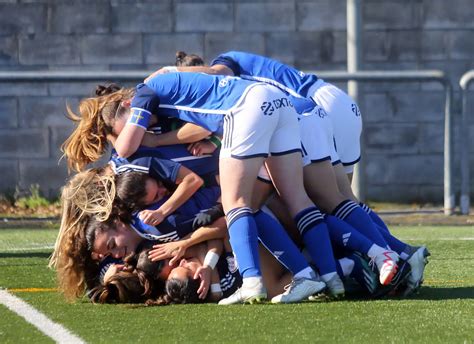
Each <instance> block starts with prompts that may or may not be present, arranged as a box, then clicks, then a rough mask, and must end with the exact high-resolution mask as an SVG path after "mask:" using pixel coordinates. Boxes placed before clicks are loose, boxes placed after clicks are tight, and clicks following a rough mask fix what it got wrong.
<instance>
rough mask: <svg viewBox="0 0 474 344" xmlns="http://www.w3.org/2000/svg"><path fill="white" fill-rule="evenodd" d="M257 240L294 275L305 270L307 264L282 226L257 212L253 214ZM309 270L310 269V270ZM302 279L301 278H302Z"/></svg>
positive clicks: (268, 216)
mask: <svg viewBox="0 0 474 344" xmlns="http://www.w3.org/2000/svg"><path fill="white" fill-rule="evenodd" d="M254 218H255V223H256V224H257V230H258V238H259V239H260V241H261V243H262V245H263V246H265V248H267V249H268V251H269V252H270V253H271V254H272V255H273V256H274V257H275V258H276V259H277V260H278V261H279V262H280V263H281V264H283V266H285V267H286V268H287V269H288V270H290V271H291V272H292V273H293V274H294V275H296V274H298V273H299V272H300V271H303V270H304V269H306V268H310V267H309V265H308V262H307V261H306V259H305V258H304V256H303V254H302V253H301V252H300V250H299V249H298V247H296V244H295V243H294V242H293V240H291V238H290V237H289V235H288V233H287V232H286V231H285V229H284V228H283V226H282V225H281V224H280V222H278V221H277V220H276V219H274V218H273V217H271V216H270V215H268V214H266V213H265V212H263V211H261V210H259V211H257V212H256V213H255V214H254ZM310 269H311V268H310ZM302 277H303V276H302Z"/></svg>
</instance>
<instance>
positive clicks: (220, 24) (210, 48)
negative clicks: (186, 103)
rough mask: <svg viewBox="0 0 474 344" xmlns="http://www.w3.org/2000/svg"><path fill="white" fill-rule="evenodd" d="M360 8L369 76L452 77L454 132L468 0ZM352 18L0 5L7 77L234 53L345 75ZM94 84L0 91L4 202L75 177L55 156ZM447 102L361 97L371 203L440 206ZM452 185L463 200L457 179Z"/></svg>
mask: <svg viewBox="0 0 474 344" xmlns="http://www.w3.org/2000/svg"><path fill="white" fill-rule="evenodd" d="M362 4H363V20H364V26H363V37H362V39H363V68H364V69H366V70H373V69H377V70H393V69H397V70H400V69H417V70H419V69H441V70H443V71H445V72H446V73H448V74H449V76H450V79H451V81H452V82H453V85H454V86H455V99H454V110H455V131H456V133H458V132H459V112H460V105H459V104H460V93H459V88H458V81H459V78H460V76H461V75H462V74H463V73H464V72H465V71H467V70H470V69H473V68H474V40H473V37H474V21H473V20H472V18H473V17H474V6H473V2H472V0H451V1H446V0H363V1H362ZM345 8H346V1H345V0H268V1H263V0H240V1H238V0H220V1H213V0H159V1H157V0H138V1H136V0H68V1H65V0H0V70H2V71H11V70H45V69H46V70H124V69H149V70H150V71H152V70H154V69H156V68H158V67H160V66H162V65H168V64H172V63H173V62H174V53H175V51H176V50H185V51H187V52H192V53H196V54H199V55H202V56H204V58H205V60H206V61H210V60H211V59H212V58H213V57H214V56H216V55H217V54H218V53H220V52H224V51H227V50H231V49H232V50H236V49H238V50H244V51H250V52H255V53H259V54H264V55H267V56H270V57H273V58H276V59H279V60H281V61H283V62H285V63H288V64H292V65H295V66H296V67H298V68H300V69H303V70H309V69H311V70H345V69H346V62H347V60H346V53H347V50H346V9H345ZM94 85H95V83H80V84H77V83H75V84H69V83H50V84H47V83H41V82H39V83H10V84H5V83H0V119H1V120H0V166H1V167H3V171H4V172H3V178H0V193H11V192H13V190H14V189H15V187H16V186H18V187H20V188H23V189H28V188H29V186H30V185H31V184H35V183H39V184H40V185H41V189H42V191H43V193H45V194H46V195H47V196H50V197H54V196H55V195H57V194H58V191H59V188H60V186H61V185H63V184H64V181H65V179H66V178H67V171H66V168H65V163H64V161H61V162H59V164H58V159H59V158H60V156H61V153H60V151H59V146H60V145H61V143H62V142H63V141H64V139H65V138H66V137H67V136H68V135H69V133H70V131H71V129H72V124H71V123H70V122H69V121H68V120H67V119H66V118H65V116H64V114H65V109H66V104H70V105H72V106H75V105H76V104H77V103H78V101H79V99H80V98H81V97H84V96H90V95H91V94H92V90H93V87H94ZM338 86H340V87H341V88H343V89H345V87H346V86H345V84H344V83H341V84H338ZM471 94H474V90H473V91H472V92H471ZM443 103H444V93H443V90H442V87H441V86H439V85H437V84H436V83H418V82H413V83H390V82H383V83H381V82H378V83H364V84H363V86H362V97H361V99H360V107H361V110H362V113H363V118H364V121H365V122H364V129H365V133H364V134H365V138H366V145H367V171H366V172H367V182H368V184H367V193H368V197H369V199H377V200H386V201H404V202H411V201H431V202H439V201H441V200H442V198H443V111H444V104H443ZM472 103H474V101H471V104H470V105H469V106H470V110H471V112H472V111H473V110H474V104H472ZM470 131H471V133H473V134H474V122H473V121H471V124H470ZM459 148H460V147H459V142H458V141H457V142H456V146H455V152H456V155H455V162H456V166H459V153H458V152H459ZM473 154H474V153H473ZM471 160H473V159H471ZM455 177H456V190H457V191H459V190H458V184H459V183H458V181H459V171H458V168H456V169H455ZM473 179H474V176H473Z"/></svg>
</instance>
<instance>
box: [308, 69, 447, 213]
mask: <svg viewBox="0 0 474 344" xmlns="http://www.w3.org/2000/svg"><path fill="white" fill-rule="evenodd" d="M308 73H314V74H316V75H318V76H319V77H321V78H322V79H325V80H330V81H348V80H354V81H394V82H407V81H409V82H416V81H423V82H428V81H431V82H433V81H434V82H439V83H441V84H442V85H443V87H444V90H445V106H444V214H445V215H452V214H453V213H454V208H455V196H454V188H453V142H452V138H453V135H452V132H453V118H452V110H451V109H452V99H453V87H452V85H451V82H450V81H449V78H448V77H447V76H446V74H445V73H444V72H443V71H440V70H423V71H420V70H413V71H411V70H405V71H360V72H354V73H347V72H334V71H327V72H317V71H308ZM361 173H363V171H361Z"/></svg>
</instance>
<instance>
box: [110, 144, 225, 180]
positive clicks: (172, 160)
mask: <svg viewBox="0 0 474 344" xmlns="http://www.w3.org/2000/svg"><path fill="white" fill-rule="evenodd" d="M109 164H110V165H111V166H112V169H113V170H114V172H115V173H116V174H120V173H125V172H130V171H138V172H143V173H147V174H148V175H150V177H153V178H155V179H159V180H162V181H164V182H165V183H167V184H166V186H167V187H168V186H172V185H173V184H175V183H176V177H177V174H178V171H179V168H180V167H181V165H182V166H185V167H187V168H189V169H190V170H191V171H193V172H194V173H196V174H197V175H198V176H200V177H201V178H202V179H203V180H204V184H205V186H214V185H216V184H217V182H216V178H215V176H216V175H217V174H219V152H218V150H216V151H215V152H214V154H212V155H204V156H194V155H192V154H191V153H189V151H188V150H187V149H186V146H185V145H170V146H161V147H154V148H150V147H139V148H138V149H137V151H136V152H135V153H133V154H132V155H131V156H130V157H128V158H121V157H119V156H118V155H117V153H116V152H115V150H112V156H111V158H110V161H109Z"/></svg>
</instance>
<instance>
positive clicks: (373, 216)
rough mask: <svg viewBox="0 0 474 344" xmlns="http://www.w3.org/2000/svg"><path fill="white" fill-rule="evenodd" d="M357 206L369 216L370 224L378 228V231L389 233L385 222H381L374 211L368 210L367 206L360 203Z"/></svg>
mask: <svg viewBox="0 0 474 344" xmlns="http://www.w3.org/2000/svg"><path fill="white" fill-rule="evenodd" d="M359 206H360V207H361V208H362V210H363V211H365V212H366V213H367V214H368V215H369V216H370V218H371V220H372V222H374V223H375V224H376V225H377V226H378V227H379V229H383V230H385V231H387V232H389V233H390V230H389V229H388V227H387V225H386V224H385V222H383V220H382V219H381V218H380V216H378V215H377V213H376V212H375V211H373V210H372V209H370V207H369V206H368V205H367V204H365V203H362V202H361V203H359Z"/></svg>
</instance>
